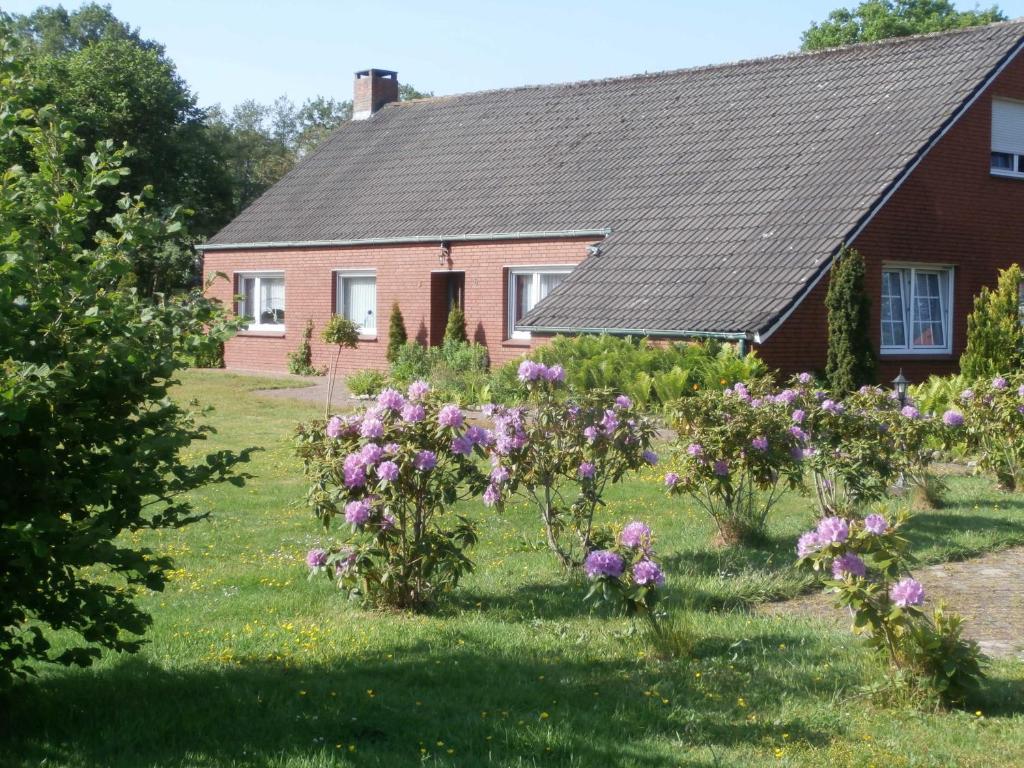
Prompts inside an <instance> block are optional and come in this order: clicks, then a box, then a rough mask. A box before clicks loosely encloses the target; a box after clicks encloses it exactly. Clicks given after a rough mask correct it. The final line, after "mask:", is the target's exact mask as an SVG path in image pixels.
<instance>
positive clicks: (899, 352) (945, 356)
mask: <svg viewBox="0 0 1024 768" xmlns="http://www.w3.org/2000/svg"><path fill="white" fill-rule="evenodd" d="M878 356H879V357H880V358H882V359H883V360H952V359H953V353H952V352H951V351H949V350H948V349H946V350H941V351H936V352H932V351H921V352H914V351H911V350H907V349H894V350H892V351H886V350H882V351H881V352H879V353H878Z"/></svg>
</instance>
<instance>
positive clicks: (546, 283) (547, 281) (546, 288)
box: [531, 272, 568, 309]
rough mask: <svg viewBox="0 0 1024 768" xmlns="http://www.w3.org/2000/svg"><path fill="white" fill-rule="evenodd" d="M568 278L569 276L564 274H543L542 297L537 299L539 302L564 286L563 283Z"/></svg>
mask: <svg viewBox="0 0 1024 768" xmlns="http://www.w3.org/2000/svg"><path fill="white" fill-rule="evenodd" d="M566 277H568V275H566V274H564V273H562V272H541V273H540V296H538V297H537V301H540V300H541V299H543V298H544V297H546V296H547V295H548V294H549V293H551V292H552V291H553V290H555V288H557V287H558V286H559V285H561V284H562V281H563V280H565V278H566ZM531 309H532V307H531Z"/></svg>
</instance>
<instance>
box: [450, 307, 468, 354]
mask: <svg viewBox="0 0 1024 768" xmlns="http://www.w3.org/2000/svg"><path fill="white" fill-rule="evenodd" d="M468 341H469V337H468V336H466V315H465V314H464V313H463V311H462V307H460V306H459V305H457V304H455V305H453V306H452V308H451V310H449V312H448V324H447V325H446V326H445V327H444V344H445V345H448V344H465V343H466V342H468Z"/></svg>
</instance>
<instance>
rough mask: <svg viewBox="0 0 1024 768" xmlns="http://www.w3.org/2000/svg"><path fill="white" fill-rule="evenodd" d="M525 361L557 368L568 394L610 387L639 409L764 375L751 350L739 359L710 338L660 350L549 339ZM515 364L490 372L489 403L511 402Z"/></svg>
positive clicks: (587, 338) (622, 340) (640, 344)
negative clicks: (630, 400) (564, 381)
mask: <svg viewBox="0 0 1024 768" xmlns="http://www.w3.org/2000/svg"><path fill="white" fill-rule="evenodd" d="M530 357H531V359H533V360H536V361H538V362H541V363H544V364H545V365H561V366H562V367H563V368H564V369H565V371H566V376H567V379H566V381H567V384H568V386H569V389H570V390H571V391H572V392H576V393H579V392H586V391H587V390H588V389H610V390H612V391H613V392H615V393H616V394H625V395H628V396H629V397H630V398H631V399H633V400H634V401H635V402H636V403H637V404H638V405H641V406H644V407H653V406H658V405H664V404H666V403H670V402H672V401H674V400H678V399H679V398H680V397H683V396H686V395H692V394H695V393H697V392H700V391H701V390H703V389H708V388H713V389H721V388H722V387H726V386H731V385H733V384H735V383H736V382H738V381H748V382H749V381H754V380H757V379H760V378H763V377H765V376H767V375H768V369H767V367H766V366H765V365H764V363H762V362H761V361H760V360H759V359H758V357H757V355H756V354H754V353H753V352H750V353H748V354H746V355H740V354H739V350H738V349H737V347H736V345H734V344H722V343H720V342H717V341H713V340H712V341H701V342H674V343H671V344H667V345H663V346H662V345H656V344H653V343H651V342H650V341H649V340H647V339H636V338H633V337H628V336H627V337H622V336H610V335H607V334H601V335H593V334H587V335H582V336H555V337H554V338H553V339H552V340H551V343H549V344H546V345H544V346H543V347H541V348H539V349H537V350H536V351H534V352H531V353H530ZM518 365H519V362H518V361H514V362H511V363H508V364H506V365H505V366H502V368H499V369H498V370H497V371H495V372H494V374H493V376H492V378H491V390H490V391H491V394H492V396H493V398H494V399H495V401H498V402H515V400H514V398H515V397H516V392H517V388H516V386H515V379H516V370H517V368H518ZM518 391H519V392H521V390H518Z"/></svg>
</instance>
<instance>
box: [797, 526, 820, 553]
mask: <svg viewBox="0 0 1024 768" xmlns="http://www.w3.org/2000/svg"><path fill="white" fill-rule="evenodd" d="M823 546H825V542H824V541H822V539H821V536H819V535H818V532H817V531H807V533H804V534H802V535H801V536H800V538H799V539H797V542H796V553H797V555H798V556H799V557H807V556H808V555H809V554H811V553H812V552H817V551H818V550H819V549H821V548H822V547H823Z"/></svg>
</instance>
